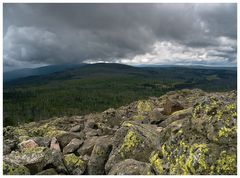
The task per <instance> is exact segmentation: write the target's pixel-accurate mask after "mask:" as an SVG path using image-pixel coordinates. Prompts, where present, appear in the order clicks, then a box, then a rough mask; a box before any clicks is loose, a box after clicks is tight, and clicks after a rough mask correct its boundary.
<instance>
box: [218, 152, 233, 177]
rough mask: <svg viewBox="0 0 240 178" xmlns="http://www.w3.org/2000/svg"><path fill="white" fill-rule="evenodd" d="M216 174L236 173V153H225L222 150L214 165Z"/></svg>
mask: <svg viewBox="0 0 240 178" xmlns="http://www.w3.org/2000/svg"><path fill="white" fill-rule="evenodd" d="M216 171H217V174H227V175H234V174H237V156H236V154H227V152H226V151H222V152H221V154H220V158H219V159H218V160H217V165H216Z"/></svg>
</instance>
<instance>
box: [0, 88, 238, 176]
mask: <svg viewBox="0 0 240 178" xmlns="http://www.w3.org/2000/svg"><path fill="white" fill-rule="evenodd" d="M236 96H237V95H236V92H235V91H233V92H226V93H206V92H203V91H201V90H198V89H195V90H180V91H176V92H169V93H167V94H166V95H164V96H162V97H160V98H153V97H151V98H149V99H148V100H141V101H137V102H134V103H132V104H130V105H128V106H124V107H120V108H118V109H108V110H106V111H104V112H102V113H97V114H89V115H85V116H73V117H63V118H51V119H49V120H44V121H40V122H33V123H28V124H24V125H20V126H18V127H10V126H8V127H5V128H4V129H3V135H4V145H3V152H4V153H3V154H4V156H3V173H4V174H11V175H35V174H37V175H54V174H60V175H65V174H67V175H74V174H77V175H81V174H82V175H98V174H100V175H103V174H109V175H155V174H157V175H176V174H177V175H178V174H237V113H236V110H237V109H236V105H237V97H236Z"/></svg>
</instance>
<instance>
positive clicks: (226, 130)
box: [218, 126, 237, 138]
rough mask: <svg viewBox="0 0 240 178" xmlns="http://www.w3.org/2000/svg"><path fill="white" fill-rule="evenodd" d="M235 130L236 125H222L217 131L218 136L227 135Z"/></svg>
mask: <svg viewBox="0 0 240 178" xmlns="http://www.w3.org/2000/svg"><path fill="white" fill-rule="evenodd" d="M236 131H237V127H236V126H233V127H232V128H227V127H222V128H221V129H220V130H219V131H218V137H219V138H221V137H229V136H230V135H233V134H235V133H236Z"/></svg>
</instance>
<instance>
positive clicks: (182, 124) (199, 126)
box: [149, 92, 237, 175]
mask: <svg viewBox="0 0 240 178" xmlns="http://www.w3.org/2000/svg"><path fill="white" fill-rule="evenodd" d="M187 116H189V115H187ZM170 117H171V116H170ZM236 119H237V118H236V94H235V93H234V92H233V93H229V92H228V93H221V94H220V93H219V94H218V93H215V94H209V95H206V96H204V97H202V99H201V100H198V102H197V103H196V104H195V105H194V108H193V112H192V115H191V117H186V118H183V119H180V120H176V121H173V122H172V123H170V124H169V125H168V126H167V127H165V128H164V129H163V131H162V132H161V135H160V136H159V139H160V143H161V148H159V149H158V150H159V151H155V152H153V153H152V154H151V156H150V157H149V160H150V163H151V164H152V166H153V168H154V170H155V172H156V173H157V174H166V175H169V174H172V175H176V174H177V175H179V174H187V175H192V174H193V175H206V174H227V175H228V174H236V173H237V147H236V124H237V122H236ZM225 128H226V129H225ZM222 132H223V133H222ZM223 137H224V138H223Z"/></svg>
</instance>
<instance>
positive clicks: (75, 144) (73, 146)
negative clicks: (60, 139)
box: [63, 138, 83, 154]
mask: <svg viewBox="0 0 240 178" xmlns="http://www.w3.org/2000/svg"><path fill="white" fill-rule="evenodd" d="M82 144H83V140H79V139H77V138H74V139H72V140H71V141H70V143H69V144H67V146H65V147H64V148H63V154H68V153H73V152H74V151H76V150H77V149H78V148H79V147H80V145H82Z"/></svg>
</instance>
